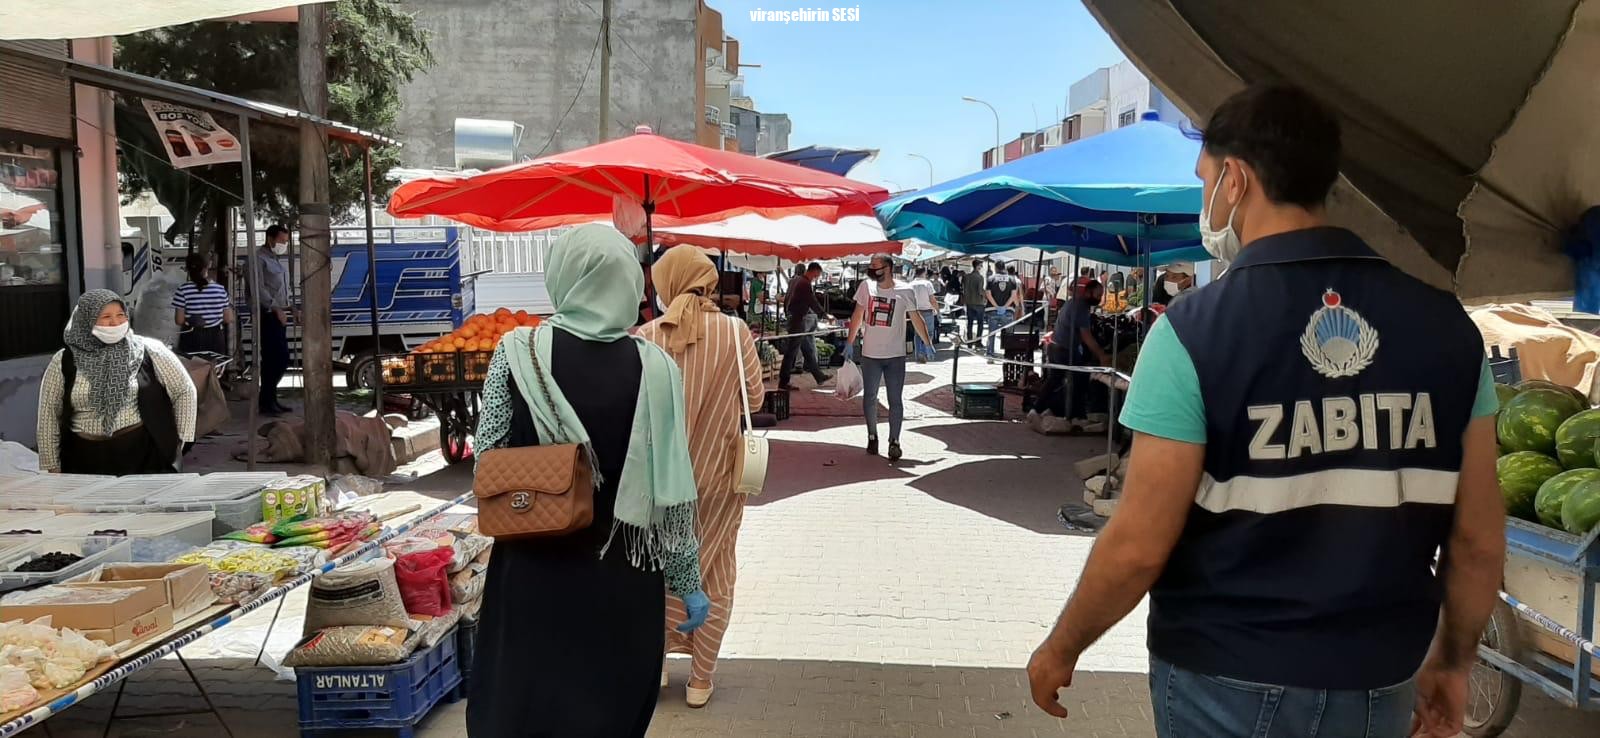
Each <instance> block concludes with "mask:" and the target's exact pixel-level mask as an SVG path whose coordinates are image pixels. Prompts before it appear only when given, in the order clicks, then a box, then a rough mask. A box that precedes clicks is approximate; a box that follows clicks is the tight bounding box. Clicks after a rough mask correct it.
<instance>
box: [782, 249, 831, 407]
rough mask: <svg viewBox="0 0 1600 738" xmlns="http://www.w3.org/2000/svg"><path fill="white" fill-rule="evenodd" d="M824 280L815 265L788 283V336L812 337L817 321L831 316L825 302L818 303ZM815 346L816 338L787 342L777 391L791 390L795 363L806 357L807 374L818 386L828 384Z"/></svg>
mask: <svg viewBox="0 0 1600 738" xmlns="http://www.w3.org/2000/svg"><path fill="white" fill-rule="evenodd" d="M821 276H822V265H821V264H818V263H816V262H814V261H813V262H811V263H810V264H807V265H806V270H805V271H804V272H802V273H801V274H800V275H798V276H796V277H795V278H794V280H793V281H791V282H790V283H789V295H788V298H787V299H786V300H785V301H784V304H783V310H784V314H785V315H787V316H788V318H787V321H788V322H787V325H786V327H787V328H788V332H790V333H811V332H812V331H815V330H816V329H817V318H819V317H821V316H824V315H827V314H828V311H827V309H826V308H824V307H823V306H822V301H821V300H818V299H817V288H816V281H817V278H819V277H821ZM816 342H817V337H816V336H797V337H795V338H791V339H788V343H787V345H785V346H784V350H783V365H782V366H780V367H779V368H778V389H781V390H787V389H792V387H790V386H789V376H790V375H791V374H794V364H795V360H796V359H797V358H799V357H801V356H804V357H805V371H806V373H808V374H810V375H811V377H812V378H813V379H815V380H817V386H819V387H820V386H822V385H823V384H825V383H827V381H828V375H827V374H826V373H824V372H823V371H822V367H820V366H818V365H817V343H816Z"/></svg>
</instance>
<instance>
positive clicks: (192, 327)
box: [172, 254, 233, 355]
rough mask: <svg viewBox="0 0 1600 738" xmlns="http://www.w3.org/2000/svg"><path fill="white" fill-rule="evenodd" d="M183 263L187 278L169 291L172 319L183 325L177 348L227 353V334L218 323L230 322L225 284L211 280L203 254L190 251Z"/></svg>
mask: <svg viewBox="0 0 1600 738" xmlns="http://www.w3.org/2000/svg"><path fill="white" fill-rule="evenodd" d="M184 266H185V268H187V269H188V271H189V281H187V282H184V283H183V284H181V285H178V291H177V292H176V293H174V294H173V295H172V308H173V320H174V321H175V322H176V323H177V324H178V327H179V328H181V329H183V332H182V333H179V334H178V351H179V352H181V353H185V354H192V353H196V352H199V351H211V352H214V353H218V354H224V355H227V354H231V353H232V352H231V351H229V350H228V334H227V333H225V332H224V331H223V325H222V324H223V323H227V324H228V325H229V326H230V327H231V326H232V325H233V306H232V305H231V304H230V303H229V298H228V288H227V287H223V286H222V285H220V284H218V283H216V282H213V281H211V279H210V275H208V274H207V272H209V271H210V269H209V267H208V266H207V264H206V257H205V255H204V254H190V255H189V258H187V259H185V260H184Z"/></svg>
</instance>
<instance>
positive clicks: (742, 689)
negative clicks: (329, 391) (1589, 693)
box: [25, 360, 1600, 738]
mask: <svg viewBox="0 0 1600 738" xmlns="http://www.w3.org/2000/svg"><path fill="white" fill-rule="evenodd" d="M961 366H962V380H963V381H968V380H975V381H981V380H988V381H994V380H996V379H998V374H999V372H998V367H991V366H988V365H985V364H983V363H982V362H975V361H971V360H967V361H963V362H962V364H961ZM949 376H950V367H949V365H948V364H947V363H944V364H930V365H927V366H914V367H913V370H912V372H911V373H910V377H909V382H910V384H909V386H908V388H907V397H908V398H910V399H912V400H913V402H911V403H909V405H908V415H909V418H908V421H907V425H906V430H905V435H904V438H903V441H904V445H905V451H906V459H905V460H903V461H902V462H901V463H900V464H898V465H890V464H889V463H888V462H886V461H885V460H883V459H880V458H872V457H867V456H865V455H864V454H863V453H862V451H861V448H860V445H861V443H862V442H863V440H864V436H865V433H864V430H863V429H862V427H861V426H860V425H859V420H857V419H853V418H851V417H849V416H847V415H845V414H844V413H843V412H841V411H840V407H839V406H838V405H837V404H835V403H832V401H831V400H829V399H827V398H825V397H820V396H801V397H798V398H796V401H795V407H796V411H797V412H807V411H813V412H816V413H818V414H816V415H811V416H797V417H795V418H793V419H791V420H790V421H788V422H785V423H783V424H782V425H781V426H780V428H779V429H778V430H775V431H774V432H773V433H772V436H771V437H772V438H773V439H774V444H773V448H772V458H773V462H772V468H771V469H770V471H769V474H768V488H767V492H766V493H765V494H764V495H762V496H761V497H759V498H757V499H755V500H752V502H751V506H750V508H749V509H748V510H747V513H746V517H745V524H744V527H743V529H742V531H741V534H740V539H739V576H740V578H739V583H738V590H737V594H736V598H735V607H734V615H733V621H732V624H731V627H730V628H729V631H728V635H727V639H726V641H725V643H724V658H723V660H722V662H721V666H720V668H719V671H718V675H717V679H716V685H717V692H716V696H715V698H714V699H713V701H712V703H711V705H710V706H708V707H706V708H704V709H701V710H691V709H689V708H687V707H686V706H685V705H684V704H683V699H682V684H683V680H684V679H685V678H686V676H687V672H688V665H687V662H685V661H682V660H678V659H674V660H673V661H672V662H670V670H671V671H672V673H673V676H674V686H673V687H672V688H670V689H669V690H667V691H665V692H663V694H662V699H661V704H660V707H659V708H658V710H657V717H656V720H655V722H654V724H653V726H652V728H651V731H650V736H651V737H652V738H678V737H680V736H683V737H687V736H724V737H729V738H760V737H764V736H803V737H816V738H824V737H828V736H863V737H865V736H900V737H902V738H904V737H911V738H942V737H944V736H960V737H962V738H979V737H983V736H1091V737H1098V736H1153V735H1154V729H1153V728H1152V726H1151V721H1150V707H1149V696H1148V690H1147V687H1146V675H1145V672H1146V670H1147V663H1146V659H1147V654H1146V651H1145V648H1144V637H1145V629H1144V618H1145V608H1144V606H1143V605H1141V606H1140V607H1139V609H1137V610H1136V611H1135V612H1134V614H1132V615H1131V616H1130V617H1129V618H1127V619H1126V620H1124V621H1123V622H1122V623H1121V624H1119V625H1118V626H1116V627H1115V628H1113V629H1112V631H1111V632H1110V633H1108V634H1107V636H1106V638H1105V639H1103V640H1102V641H1101V642H1100V643H1098V644H1096V645H1095V647H1094V648H1092V649H1090V651H1089V652H1088V653H1086V654H1085V655H1084V658H1083V660H1082V661H1081V662H1080V665H1079V666H1080V671H1079V673H1078V675H1077V677H1076V679H1075V682H1074V686H1073V687H1072V689H1071V690H1069V691H1068V692H1066V693H1065V694H1064V699H1065V701H1066V704H1067V706H1068V708H1069V709H1070V710H1071V711H1072V717H1070V718H1068V719H1067V720H1065V721H1058V720H1056V719H1054V718H1051V717H1049V716H1046V715H1044V714H1043V713H1041V712H1039V711H1038V710H1037V709H1036V708H1034V707H1033V706H1032V705H1031V703H1030V701H1029V698H1028V693H1027V689H1026V677H1025V675H1024V674H1023V672H1022V667H1023V665H1024V664H1025V663H1026V661H1027V657H1028V654H1029V653H1030V652H1031V651H1032V649H1033V647H1034V646H1035V645H1036V644H1037V643H1038V642H1039V640H1040V639H1041V638H1042V637H1043V636H1044V634H1045V632H1046V630H1047V628H1048V627H1049V624H1050V623H1051V622H1052V620H1053V619H1054V617H1055V615H1056V612H1057V609H1058V608H1059V607H1060V606H1061V604H1062V601H1063V599H1064V598H1065V597H1066V595H1067V593H1068V592H1069V591H1070V589H1071V587H1072V585H1073V583H1074V582H1075V581H1076V577H1077V575H1078V572H1079V571H1081V569H1082V566H1083V563H1084V560H1085V558H1086V556H1087V555H1088V552H1089V548H1090V546H1091V544H1092V543H1093V539H1092V537H1089V536H1086V535H1083V534H1075V533H1069V532H1067V531H1066V530H1065V529H1063V528H1062V526H1061V525H1060V524H1059V523H1058V522H1057V521H1056V517H1055V513H1056V509H1057V507H1058V506H1059V505H1060V504H1061V503H1062V502H1065V501H1067V500H1069V499H1072V498H1074V497H1079V496H1081V486H1080V485H1075V484H1073V483H1072V482H1071V481H1070V479H1069V477H1070V474H1071V472H1070V463H1071V462H1072V461H1074V460H1077V459H1079V458H1083V457H1085V456H1088V455H1091V454H1094V453H1099V452H1101V451H1103V450H1104V439H1088V438H1046V437H1043V436H1039V435H1036V434H1033V433H1031V432H1029V431H1028V430H1027V429H1026V427H1025V426H1023V425H1022V424H1021V423H1019V422H1015V420H1014V419H1013V420H1008V421H1005V422H972V421H962V420H956V419H953V418H951V417H949V415H948V404H949V389H948V382H949ZM799 381H801V382H808V381H809V380H799ZM802 386H804V385H802ZM1013 407H1014V406H1013ZM1013 418H1014V415H1013ZM430 464H431V465H430ZM441 467H442V464H440V463H439V462H438V461H437V458H436V456H435V458H433V459H431V460H428V461H426V462H425V463H423V464H421V465H419V467H418V468H420V469H421V470H423V471H424V472H427V473H425V474H424V476H422V477H421V478H420V479H418V481H417V483H416V484H415V485H411V486H412V487H413V488H415V489H416V490H418V491H421V492H424V493H427V494H432V495H435V496H440V497H444V496H453V495H454V494H458V493H459V492H461V491H464V490H466V489H467V488H468V487H469V486H470V479H469V477H468V476H467V475H466V473H465V470H464V469H463V468H456V469H445V468H441ZM302 603H303V599H294V600H290V601H289V604H287V605H286V606H285V610H286V613H287V614H286V616H285V618H286V619H285V622H284V624H283V625H281V626H280V627H279V628H278V630H276V631H275V633H274V636H273V638H272V640H271V643H270V644H269V647H268V649H267V650H268V655H269V656H272V655H274V654H281V653H282V652H283V650H286V649H287V648H288V647H289V646H290V645H292V643H293V642H294V640H295V638H294V636H295V635H296V634H298V631H299V620H298V618H297V617H296V616H295V613H296V612H297V608H300V607H303V604H302ZM269 617H270V613H267V612H258V613H254V614H252V615H251V616H250V617H248V618H246V619H244V620H243V621H241V622H240V623H237V624H235V625H233V626H230V627H229V628H227V629H224V630H223V631H219V632H218V633H217V634H216V635H215V636H213V637H212V638H208V639H205V640H204V641H202V642H200V643H197V644H196V646H194V647H193V648H192V649H190V650H189V651H186V653H190V654H191V656H190V663H191V665H193V666H195V668H196V670H197V672H198V673H199V675H200V678H201V679H202V680H203V681H204V683H205V684H206V685H207V688H208V689H209V690H210V691H211V693H212V696H213V699H215V700H216V702H217V704H218V705H219V707H220V709H221V710H222V712H223V714H224V716H225V718H226V720H227V721H228V724H229V725H230V727H232V728H233V730H234V735H236V736H240V738H245V737H254V736H285V735H292V734H293V733H294V732H295V730H296V725H295V720H296V707H295V699H294V686H293V684H292V683H291V682H284V681H275V680H274V678H273V673H272V672H271V671H269V670H267V669H265V668H251V658H250V656H249V655H248V654H249V652H250V650H251V649H252V648H253V646H252V644H259V643H260V637H261V636H262V635H264V633H265V625H266V622H267V619H268V618H269ZM230 631H231V632H230ZM252 639H253V640H252ZM241 653H243V654H245V655H243V656H241V655H240V654H241ZM112 699H113V697H112V696H111V695H101V696H97V697H95V698H93V699H91V700H90V701H89V702H88V703H87V704H85V705H83V706H80V707H79V708H76V709H74V710H72V711H69V712H68V713H66V714H65V715H63V716H61V717H60V718H57V719H55V720H52V721H51V722H50V724H49V725H50V727H51V728H52V731H51V735H53V736H59V737H60V738H78V737H79V736H98V735H100V724H101V721H103V720H104V718H105V716H106V715H107V714H108V713H109V710H110V706H111V700H112ZM200 707H203V705H202V704H201V702H200V700H199V698H198V696H197V695H196V694H195V692H194V689H193V687H192V686H190V685H189V683H188V680H187V677H186V676H185V675H184V672H183V671H182V669H181V668H180V667H179V666H178V664H177V663H176V662H175V661H173V660H171V659H168V660H166V661H164V662H162V663H160V664H159V665H157V666H156V667H153V668H152V669H151V670H149V671H146V672H144V673H142V674H140V675H137V676H136V677H135V678H134V680H133V681H132V682H131V683H130V686H129V687H128V690H127V694H126V695H125V696H124V698H123V701H122V706H121V707H120V708H119V712H120V713H145V712H160V711H166V710H174V709H197V708H200ZM464 707H465V705H464V703H462V702H457V703H455V704H452V705H445V706H441V707H440V708H438V709H437V710H435V712H434V714H433V715H431V716H430V717H429V718H428V719H427V720H426V721H425V722H424V723H423V724H422V725H421V726H420V727H419V730H418V733H417V734H418V735H419V736H422V737H423V738H465V736H466V727H465V710H464ZM1597 718H1600V716H1595V715H1579V714H1578V713H1575V712H1572V711H1569V710H1565V709H1562V708H1560V707H1559V706H1557V705H1555V704H1554V703H1553V702H1551V701H1549V700H1548V699H1545V698H1541V697H1538V696H1536V695H1534V694H1533V693H1532V690H1529V692H1528V693H1525V696H1524V699H1523V708H1522V710H1521V711H1520V713H1519V718H1518V722H1517V724H1516V725H1514V726H1513V729H1512V730H1511V731H1510V732H1508V733H1507V735H1510V736H1517V737H1520V738H1532V737H1534V736H1538V737H1539V738H1564V737H1566V736H1573V737H1576V736H1595V735H1600V719H1597ZM221 734H222V733H221V731H220V730H219V728H218V726H217V725H216V722H215V721H214V719H213V718H212V717H210V716H209V715H206V716H191V717H183V718H171V717H167V718H154V719H147V720H126V721H118V722H117V724H116V725H115V727H114V728H113V730H112V731H111V735H114V736H129V737H131V736H179V737H182V738H188V737H189V736H216V735H221ZM25 735H27V736H29V738H38V736H42V735H44V733H43V732H42V731H40V730H38V729H35V730H33V731H30V732H28V733H25ZM351 735H353V736H361V735H384V733H373V734H362V733H354V734H351Z"/></svg>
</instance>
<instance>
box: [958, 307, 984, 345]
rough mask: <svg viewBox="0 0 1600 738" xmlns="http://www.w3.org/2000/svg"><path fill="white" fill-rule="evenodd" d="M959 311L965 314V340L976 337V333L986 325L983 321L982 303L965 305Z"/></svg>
mask: <svg viewBox="0 0 1600 738" xmlns="http://www.w3.org/2000/svg"><path fill="white" fill-rule="evenodd" d="M961 312H963V313H966V315H967V340H969V341H970V340H972V339H974V338H977V337H978V334H979V333H982V332H983V331H984V330H985V329H986V328H987V327H988V326H986V325H985V324H984V322H983V320H984V318H983V306H982V305H967V306H965V307H963V308H962V309H961Z"/></svg>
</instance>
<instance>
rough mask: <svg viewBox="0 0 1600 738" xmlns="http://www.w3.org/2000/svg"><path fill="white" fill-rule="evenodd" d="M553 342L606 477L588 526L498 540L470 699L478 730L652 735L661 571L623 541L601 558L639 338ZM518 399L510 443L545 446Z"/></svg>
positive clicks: (594, 737)
mask: <svg viewBox="0 0 1600 738" xmlns="http://www.w3.org/2000/svg"><path fill="white" fill-rule="evenodd" d="M553 341H554V346H553V350H552V351H551V353H552V362H551V363H552V366H551V367H550V372H551V374H553V375H554V376H555V380H556V384H557V386H559V387H560V388H561V392H562V394H564V395H565V396H566V398H567V401H568V402H570V403H572V407H573V409H574V410H575V411H576V412H577V415H578V418H579V419H580V420H582V421H583V427H584V428H585V429H586V430H587V431H588V433H589V438H590V440H591V442H592V443H593V447H594V453H595V457H596V462H597V463H598V465H599V468H600V473H601V475H602V476H603V477H604V480H605V481H604V483H603V484H601V485H600V486H599V487H598V488H597V489H595V494H594V524H593V525H592V526H591V527H590V528H589V530H587V531H585V532H583V533H579V534H575V535H572V536H568V537H565V538H555V539H546V540H532V541H511V542H505V543H497V544H495V547H494V554H493V555H492V556H491V557H490V559H489V574H488V581H487V582H486V583H485V589H484V595H483V609H482V615H481V617H480V621H479V626H478V628H479V630H478V641H477V652H476V658H475V661H474V662H473V664H474V665H473V674H472V685H471V693H470V694H469V695H468V701H467V733H468V735H469V736H472V738H628V737H629V736H643V735H644V734H645V730H646V729H647V728H648V727H649V726H650V718H651V715H652V714H653V713H654V712H655V706H656V697H657V696H658V694H659V691H660V684H659V679H660V673H661V662H662V653H663V650H664V648H665V635H664V633H663V631H662V627H661V623H663V622H665V621H664V618H665V608H666V599H665V596H664V592H665V589H664V587H665V585H664V582H663V579H662V574H661V573H660V572H646V571H641V570H640V569H639V568H637V567H635V566H633V565H632V564H630V563H628V561H627V557H626V555H625V551H624V549H625V546H623V545H622V543H621V541H618V542H617V544H616V545H613V546H612V547H611V549H610V550H609V551H608V552H607V554H606V557H605V558H604V559H600V558H599V551H600V548H601V547H602V546H603V545H604V544H605V541H606V538H607V537H608V536H609V534H610V532H611V523H612V520H613V516H612V505H613V502H614V501H615V499H616V494H617V480H618V479H620V478H621V477H622V464H623V461H624V460H625V458H626V456H627V448H628V438H629V435H630V434H631V432H632V428H633V411H634V406H635V404H636V402H637V397H638V391H639V390H638V388H639V381H640V375H641V364H640V361H639V351H638V348H637V347H636V346H635V344H634V342H633V341H632V340H631V339H623V340H620V341H616V342H613V343H596V342H590V341H583V340H581V339H578V338H575V337H573V336H571V335H570V334H567V333H565V332H563V331H560V330H557V331H555V334H554V336H553ZM515 381H516V380H515V379H513V380H512V384H513V385H515ZM533 391H535V392H537V391H538V390H537V389H536V388H535V389H534V390H533ZM511 395H512V398H513V399H512V403H513V410H512V419H511V435H510V438H509V442H508V445H510V446H530V445H536V444H538V442H539V439H538V435H537V433H536V432H535V430H534V426H533V419H532V416H531V415H530V413H529V411H528V407H527V404H526V403H525V402H524V401H523V400H522V396H521V394H520V393H519V392H518V391H517V390H516V389H515V387H513V389H512V392H511Z"/></svg>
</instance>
